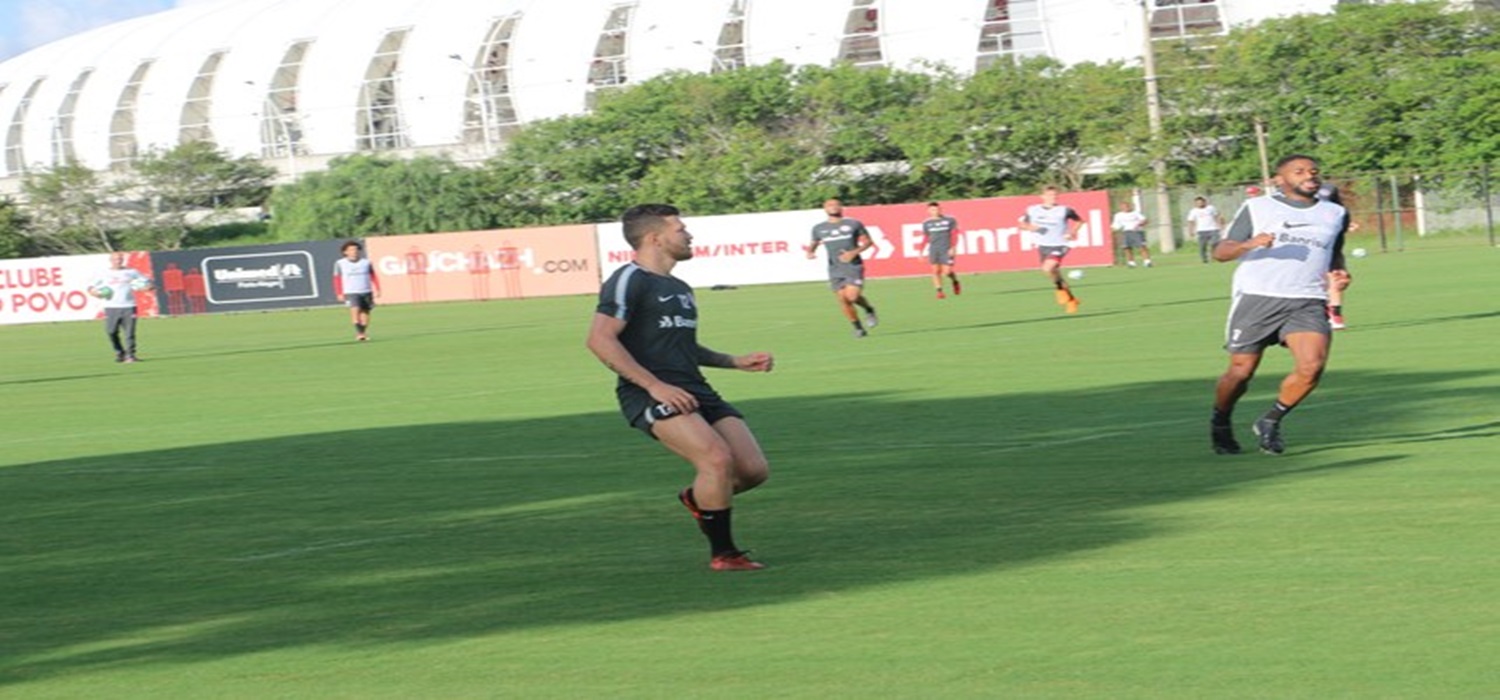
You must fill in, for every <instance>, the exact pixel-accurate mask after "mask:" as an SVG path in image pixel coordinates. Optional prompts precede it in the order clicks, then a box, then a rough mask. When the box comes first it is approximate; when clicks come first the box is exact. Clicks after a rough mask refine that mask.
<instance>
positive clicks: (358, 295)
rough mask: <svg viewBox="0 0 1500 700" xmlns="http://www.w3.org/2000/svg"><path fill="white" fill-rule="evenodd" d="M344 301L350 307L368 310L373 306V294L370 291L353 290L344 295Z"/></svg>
mask: <svg viewBox="0 0 1500 700" xmlns="http://www.w3.org/2000/svg"><path fill="white" fill-rule="evenodd" d="M344 303H345V304H348V305H349V308H351V309H359V310H360V311H369V310H370V309H373V308H375V295H374V294H372V293H370V292H354V293H350V294H345V295H344Z"/></svg>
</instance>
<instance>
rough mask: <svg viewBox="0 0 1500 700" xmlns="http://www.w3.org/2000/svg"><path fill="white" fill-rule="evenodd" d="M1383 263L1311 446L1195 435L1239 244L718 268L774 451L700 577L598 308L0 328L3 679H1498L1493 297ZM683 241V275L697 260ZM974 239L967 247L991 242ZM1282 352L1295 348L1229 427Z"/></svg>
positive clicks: (988, 688) (990, 690)
mask: <svg viewBox="0 0 1500 700" xmlns="http://www.w3.org/2000/svg"><path fill="white" fill-rule="evenodd" d="M1495 254H1496V251H1494V250H1492V249H1489V248H1487V247H1482V246H1480V245H1477V244H1475V245H1473V246H1471V247H1464V248H1459V247H1441V248H1438V249H1435V250H1431V251H1428V250H1413V251H1409V252H1407V253H1402V254H1389V255H1378V254H1377V255H1372V256H1371V257H1369V258H1365V259H1363V260H1360V261H1356V262H1355V267H1354V272H1355V275H1356V282H1355V285H1356V286H1355V288H1354V290H1353V291H1351V294H1350V299H1349V304H1348V313H1347V315H1348V317H1349V319H1350V322H1351V328H1350V329H1349V330H1347V331H1343V332H1341V333H1340V334H1339V335H1338V337H1337V339H1336V342H1335V347H1334V351H1333V360H1332V363H1331V366H1330V371H1329V374H1328V376H1327V377H1326V379H1325V383H1324V386H1322V387H1321V388H1320V389H1319V391H1318V393H1317V394H1315V395H1314V396H1313V397H1312V399H1311V400H1310V401H1309V402H1308V403H1307V405H1305V406H1303V407H1299V408H1298V409H1297V411H1296V412H1294V413H1293V414H1292V415H1291V416H1290V417H1289V418H1288V423H1287V439H1288V442H1289V448H1290V449H1289V453H1288V454H1287V455H1285V456H1283V457H1281V458H1272V457H1267V456H1262V455H1243V456H1240V457H1235V458H1224V457H1217V456H1215V455H1212V454H1211V453H1209V452H1208V450H1207V449H1206V444H1207V439H1206V435H1204V434H1203V433H1204V432H1205V431H1204V430H1203V428H1204V425H1203V424H1204V423H1206V420H1207V409H1208V403H1209V400H1210V396H1211V391H1212V383H1213V380H1214V379H1215V378H1216V377H1217V375H1218V373H1219V372H1220V371H1221V370H1222V367H1223V364H1224V358H1223V356H1222V353H1221V351H1220V350H1218V346H1219V344H1220V343H1221V342H1222V327H1223V314H1224V311H1225V308H1226V307H1227V290H1228V275H1229V273H1230V271H1231V269H1232V268H1231V267H1229V266H1222V265H1199V264H1198V263H1197V262H1196V261H1195V260H1188V259H1187V256H1161V257H1160V258H1159V262H1160V263H1161V264H1159V265H1158V267H1156V268H1153V269H1149V270H1142V269H1136V270H1128V269H1099V270H1089V271H1088V272H1087V275H1086V276H1085V278H1084V279H1083V280H1082V281H1080V282H1078V283H1077V287H1078V293H1079V295H1080V296H1081V297H1082V298H1083V300H1084V311H1083V313H1081V314H1080V315H1078V316H1076V317H1064V316H1062V315H1061V314H1060V313H1059V311H1058V308H1057V307H1056V305H1055V304H1053V303H1052V301H1051V294H1050V292H1049V291H1048V290H1047V289H1046V288H1045V286H1044V285H1043V284H1040V278H1039V276H1037V275H1036V274H1035V273H1026V274H1021V273H1015V274H1001V275H980V276H967V277H965V278H964V280H965V293H964V294H963V295H962V296H960V297H956V298H949V299H947V300H944V301H941V302H939V301H937V300H935V299H932V298H931V290H930V286H929V285H930V283H929V282H928V281H926V280H922V279H909V280H876V281H873V282H871V284H870V296H871V298H872V299H873V300H874V301H875V302H876V303H877V305H878V306H879V308H880V312H881V317H882V321H883V323H882V326H881V327H880V328H879V329H876V330H875V331H874V332H873V333H872V334H871V336H870V337H869V338H866V339H863V340H855V339H853V338H851V337H849V332H848V327H847V324H846V323H845V322H844V321H843V320H842V319H841V318H840V317H839V316H838V314H837V309H836V307H835V305H834V304H833V301H832V299H831V298H830V296H831V295H830V294H829V293H828V292H827V289H826V287H825V286H823V285H816V284H812V285H785V286H772V287H758V288H743V289H739V290H734V291H724V292H713V291H700V292H699V303H700V306H701V307H702V308H703V313H704V316H703V327H702V333H701V337H702V339H703V341H704V342H705V344H707V345H710V346H712V347H715V348H717V349H721V350H726V351H745V350H750V349H767V350H771V351H774V352H776V353H777V355H778V360H779V361H778V370H777V371H776V372H775V373H772V374H771V375H764V376H761V375H748V374H734V373H722V372H716V373H714V374H712V375H711V378H712V379H713V380H714V381H715V383H716V385H717V386H718V387H719V388H720V389H721V390H722V391H723V392H724V393H725V394H726V395H727V396H728V397H729V398H730V399H731V400H732V401H734V402H735V403H736V404H737V405H739V406H740V408H741V409H743V410H744V411H745V412H746V413H747V415H749V416H750V420H751V423H752V425H753V426H754V428H755V430H756V432H757V435H758V436H759V437H760V438H761V440H762V442H763V443H764V445H765V447H766V450H767V453H768V454H769V455H770V456H771V459H772V464H773V470H774V475H773V478H772V481H771V482H770V483H768V484H767V485H766V487H765V488H764V489H763V490H761V491H757V492H755V493H752V494H749V495H747V496H746V497H745V498H743V499H742V500H741V501H740V503H739V508H738V509H737V510H736V513H735V520H736V525H737V529H738V531H739V534H740V539H741V541H742V544H744V545H746V546H750V547H753V548H754V549H755V550H756V552H757V555H759V556H761V557H763V558H764V559H765V560H767V561H769V562H770V563H771V564H772V565H773V568H772V569H770V570H767V571H765V572H760V573H757V574H754V575H750V576H724V575H715V574H713V573H711V572H708V571H706V570H705V566H704V563H705V558H706V557H705V552H704V551H703V550H704V546H703V544H702V542H701V537H700V536H699V535H698V534H697V533H696V532H695V531H694V528H693V527H692V525H691V523H690V522H689V520H688V519H687V518H686V516H685V514H684V513H682V512H681V508H680V507H679V506H677V505H676V504H675V502H674V500H673V498H672V494H673V493H674V492H675V490H676V489H677V488H679V487H680V486H681V485H682V484H683V483H685V482H686V480H687V479H688V477H689V471H688V469H687V468H686V467H685V466H684V465H682V464H681V463H680V462H679V461H678V460H676V458H674V457H672V456H670V455H668V454H667V453H666V452H665V451H664V450H662V449H661V448H660V447H659V446H657V445H655V444H653V443H652V442H651V441H649V440H647V439H645V438H644V437H642V436H640V435H638V434H636V433H635V432H634V431H631V430H629V429H628V428H626V427H625V426H624V422H623V419H621V418H620V416H619V415H618V413H617V412H616V411H615V409H614V404H613V400H612V395H613V391H612V379H611V377H610V375H609V374H608V372H607V371H606V370H604V369H603V368H602V367H600V366H599V365H598V363H597V362H596V361H594V360H593V358H592V357H590V356H588V354H587V353H586V351H585V350H584V349H583V346H582V342H583V331H584V328H585V327H586V324H587V319H588V316H589V314H591V313H592V308H593V303H594V302H593V300H592V299H589V298H586V297H574V298H566V299H534V300H526V301H523V302H503V303H502V302H490V303H474V304H439V305H430V306H421V307H384V308H380V309H378V310H377V313H376V325H375V327H374V329H373V332H374V334H375V340H374V341H373V342H371V343H368V344H363V345H359V344H355V343H353V342H351V341H350V339H349V336H350V335H351V330H350V329H349V328H348V327H347V315H346V314H345V312H344V311H342V310H340V309H325V310H314V311H305V312H288V313H268V314H245V315H234V316H215V317H200V318H184V319H160V320H146V321H144V322H143V323H142V329H141V337H142V353H143V355H144V356H145V357H146V358H147V360H148V361H147V362H143V363H141V364H139V365H136V366H130V367H120V366H116V365H114V364H113V363H112V362H110V361H109V357H108V352H107V345H106V344H105V341H104V339H103V338H102V337H101V335H102V334H101V332H100V330H99V328H98V327H97V326H96V325H95V324H59V325H50V326H34V327H7V328H0V356H3V357H5V358H6V362H5V363H4V366H3V367H0V387H3V391H4V393H5V395H6V397H7V398H6V402H7V406H9V407H11V408H12V410H11V411H9V412H8V416H7V419H6V425H5V426H4V429H3V430H0V505H3V508H0V570H3V571H4V572H5V575H4V577H3V579H0V690H3V693H0V694H4V695H6V696H7V697H12V696H13V697H23V698H31V697H80V696H108V697H201V696H205V695H212V696H214V697H247V698H250V697H254V698H259V697H267V696H283V697H304V696H305V697H360V698H368V697H494V696H507V697H509V696H514V697H570V698H571V697H580V696H610V697H661V696H664V695H669V694H671V695H687V696H690V697H812V696H833V697H996V696H1026V697H1080V696H1085V697H1152V698H1156V697H1204V696H1214V697H1266V696H1274V697H1328V696H1344V697H1348V696H1360V697H1365V696H1369V697H1410V696H1423V697H1487V696H1492V695H1494V694H1496V693H1497V692H1500V678H1497V676H1496V674H1495V672H1494V670H1493V669H1494V664H1493V659H1494V658H1497V657H1500V642H1497V640H1500V602H1497V601H1500V590H1497V588H1500V584H1496V583H1495V582H1496V581H1497V580H1500V577H1497V574H1500V561H1497V557H1496V556H1495V555H1494V554H1493V553H1492V552H1493V550H1494V548H1493V545H1492V544H1490V543H1492V542H1494V541H1500V516H1497V515H1496V514H1495V509H1494V507H1493V504H1494V502H1495V496H1496V495H1497V493H1500V478H1497V477H1496V476H1495V473H1494V470H1493V468H1492V467H1491V466H1490V465H1492V464H1493V463H1494V462H1495V461H1496V456H1497V454H1500V449H1497V440H1500V408H1497V403H1496V402H1495V401H1494V397H1495V396H1496V395H1500V394H1497V389H1500V378H1497V370H1500V363H1497V362H1496V361H1495V359H1494V351H1493V339H1494V337H1495V327H1496V326H1495V322H1496V320H1497V319H1500V311H1497V310H1496V308H1495V306H1494V303H1493V301H1492V300H1493V299H1494V298H1496V296H1495V295H1494V293H1493V292H1494V291H1495V286H1496V278H1495V276H1494V275H1493V263H1494V261H1493V260H1492V259H1491V258H1490V256H1493V255H1495ZM686 264H691V263H686ZM960 264H961V261H960ZM1289 365H1290V362H1289V360H1288V358H1287V357H1286V355H1285V353H1284V352H1279V351H1275V352H1272V353H1270V354H1269V355H1268V357H1267V360H1266V363H1265V365H1264V367H1263V370H1262V376H1261V377H1260V378H1259V379H1258V381H1257V383H1256V385H1255V386H1254V388H1253V389H1252V391H1251V393H1250V394H1249V395H1248V396H1247V397H1246V399H1245V401H1244V403H1243V404H1242V406H1243V408H1242V410H1241V413H1240V415H1239V416H1237V422H1239V423H1241V424H1242V425H1241V426H1240V429H1241V431H1242V435H1241V438H1242V440H1245V441H1248V440H1249V435H1248V432H1247V431H1245V425H1243V424H1247V423H1248V422H1249V420H1250V419H1251V418H1253V416H1254V414H1255V413H1256V412H1258V411H1260V410H1262V409H1263V407H1264V406H1265V405H1266V404H1267V403H1268V402H1269V401H1270V400H1271V397H1272V396H1273V395H1274V392H1275V385H1276V383H1277V382H1278V381H1279V379H1280V376H1281V375H1282V374H1283V373H1284V372H1285V371H1286V370H1287V369H1288V367H1289Z"/></svg>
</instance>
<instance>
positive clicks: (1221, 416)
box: [1213, 407, 1232, 425]
mask: <svg viewBox="0 0 1500 700" xmlns="http://www.w3.org/2000/svg"><path fill="white" fill-rule="evenodd" d="M1231 412H1232V411H1222V410H1219V408H1218V407H1215V408H1214V417H1213V424H1214V425H1229V414H1230V413H1231Z"/></svg>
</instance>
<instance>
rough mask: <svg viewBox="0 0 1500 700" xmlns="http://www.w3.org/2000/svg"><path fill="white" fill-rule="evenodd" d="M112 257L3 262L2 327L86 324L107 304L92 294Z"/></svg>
mask: <svg viewBox="0 0 1500 700" xmlns="http://www.w3.org/2000/svg"><path fill="white" fill-rule="evenodd" d="M107 269H109V256H108V255H70V256H59V257H52V258H23V259H20V260H0V324H11V323H42V322H47V321H86V320H89V319H94V318H98V317H99V316H101V315H102V314H103V313H104V312H103V307H102V304H103V302H102V301H100V300H99V299H97V298H95V297H93V296H92V295H90V294H89V293H88V289H89V285H90V284H91V283H92V282H93V281H94V279H95V278H96V277H98V276H99V275H101V274H103V272H104V271H105V270H107Z"/></svg>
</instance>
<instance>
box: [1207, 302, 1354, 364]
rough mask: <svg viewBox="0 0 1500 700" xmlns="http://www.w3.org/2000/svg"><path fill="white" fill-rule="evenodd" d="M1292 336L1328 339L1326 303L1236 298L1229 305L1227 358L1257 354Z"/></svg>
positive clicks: (1329, 330)
mask: <svg viewBox="0 0 1500 700" xmlns="http://www.w3.org/2000/svg"><path fill="white" fill-rule="evenodd" d="M1292 333H1322V334H1323V335H1332V334H1333V328H1332V327H1331V326H1329V325H1328V302H1327V301H1326V300H1323V299H1283V298H1281V297H1263V296H1256V295H1254V294H1239V295H1236V296H1235V298H1234V302H1233V303H1231V304H1230V305H1229V322H1228V324H1226V326H1225V328H1224V349H1225V350H1228V351H1229V353H1230V354H1241V353H1249V354H1258V353H1260V352H1261V351H1263V350H1265V349H1266V348H1268V347H1270V346H1272V345H1276V344H1278V343H1285V342H1286V337H1287V336H1288V335H1290V334H1292Z"/></svg>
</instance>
